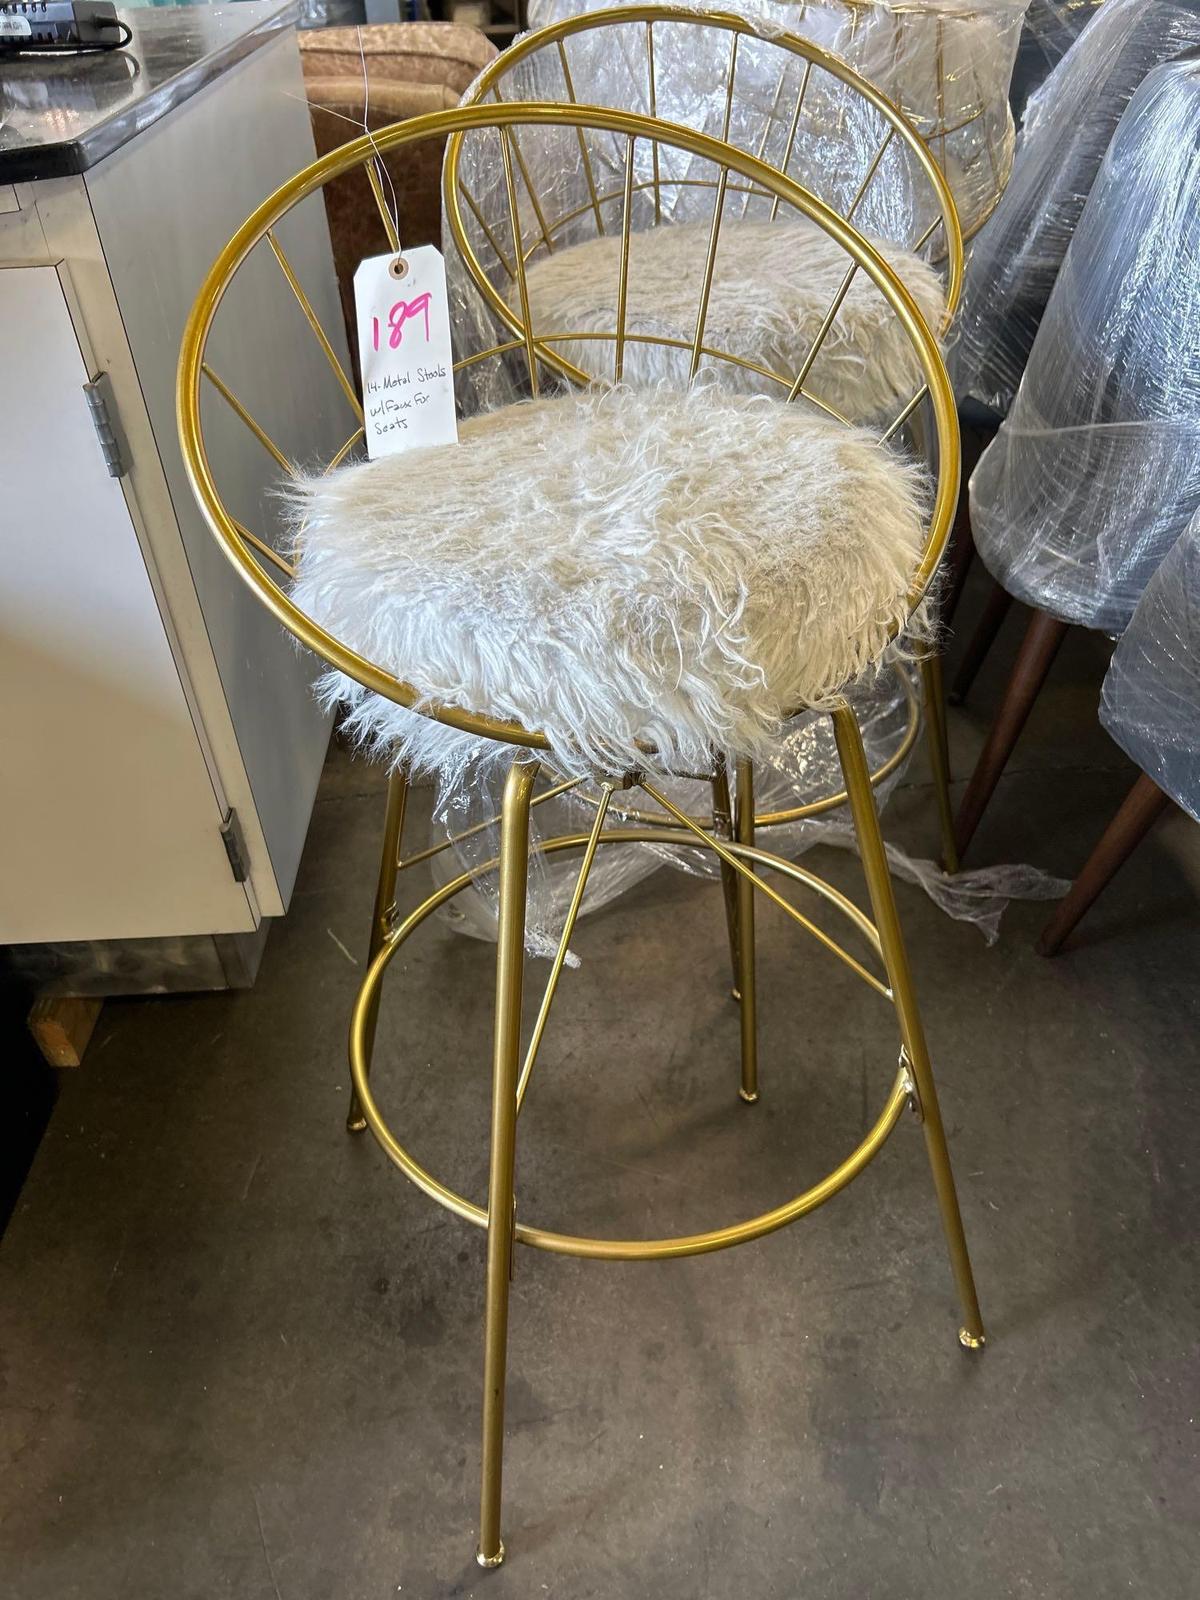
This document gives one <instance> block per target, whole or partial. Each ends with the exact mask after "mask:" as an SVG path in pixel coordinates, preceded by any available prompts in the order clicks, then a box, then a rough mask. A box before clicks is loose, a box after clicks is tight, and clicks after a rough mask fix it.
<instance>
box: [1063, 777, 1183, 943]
mask: <svg viewBox="0 0 1200 1600" xmlns="http://www.w3.org/2000/svg"><path fill="white" fill-rule="evenodd" d="M1170 804H1171V800H1170V796H1169V795H1165V794H1164V793H1163V792H1162V790H1161V789H1160V788H1159V787H1158V785H1157V784H1156V783H1155V782H1154V780H1153V779H1152V778H1148V777H1147V776H1146V774H1145V773H1144V772H1143V773H1142V774H1141V776H1140V777H1139V778H1138V780H1137V782H1136V783H1135V784H1134V786H1133V788H1132V789H1131V790H1130V791H1129V793H1128V794H1127V795H1126V796H1125V799H1124V801H1123V802H1122V804H1121V807H1120V809H1119V810H1118V811H1117V814H1116V816H1115V817H1114V818H1113V819H1112V821H1111V822H1110V823H1109V825H1108V827H1107V828H1106V829H1105V830H1104V833H1103V834H1102V835H1101V837H1100V841H1099V843H1098V844H1097V845H1096V848H1095V849H1094V850H1093V851H1092V853H1091V855H1090V856H1089V857H1088V858H1087V861H1086V863H1085V864H1084V867H1083V870H1082V871H1081V872H1080V874H1079V876H1078V877H1077V878H1076V879H1075V882H1074V883H1073V884H1072V885H1071V889H1070V892H1069V893H1068V894H1067V895H1066V896H1065V897H1064V898H1063V899H1062V900H1060V901H1059V904H1058V909H1057V910H1056V911H1055V913H1054V915H1053V916H1052V917H1051V918H1050V920H1049V922H1048V923H1047V924H1046V926H1045V927H1044V928H1043V929H1042V934H1041V938H1040V939H1039V940H1038V942H1037V947H1036V948H1037V952H1038V954H1039V955H1042V956H1056V955H1057V954H1058V952H1059V951H1060V950H1061V949H1062V947H1063V944H1064V942H1065V941H1066V940H1067V939H1069V938H1070V936H1071V934H1072V933H1073V932H1074V931H1075V928H1076V926H1077V924H1078V923H1079V921H1080V918H1081V917H1083V916H1084V914H1085V913H1086V912H1087V911H1088V910H1089V909H1090V908H1091V906H1092V905H1093V903H1094V902H1095V901H1096V899H1097V898H1098V897H1099V895H1100V892H1101V890H1103V889H1105V888H1106V887H1107V886H1108V884H1109V883H1110V882H1111V881H1112V879H1113V878H1114V877H1115V876H1116V874H1117V872H1118V871H1119V870H1120V868H1121V867H1123V866H1124V865H1125V862H1126V861H1128V859H1129V857H1130V856H1131V855H1132V854H1133V852H1134V850H1135V849H1136V848H1137V846H1138V845H1139V844H1140V843H1141V842H1142V840H1143V839H1144V838H1145V837H1146V835H1147V834H1148V833H1149V831H1150V829H1151V828H1152V827H1153V826H1154V824H1155V823H1156V822H1157V821H1158V819H1159V817H1161V816H1162V814H1163V812H1164V811H1165V810H1166V809H1167V808H1168V806H1170Z"/></svg>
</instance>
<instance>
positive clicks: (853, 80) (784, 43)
mask: <svg viewBox="0 0 1200 1600" xmlns="http://www.w3.org/2000/svg"><path fill="white" fill-rule="evenodd" d="M656 24H658V25H660V26H670V27H685V28H686V27H689V26H690V27H692V28H695V29H697V30H701V29H707V30H708V31H710V32H712V33H714V34H720V33H726V34H728V35H730V52H729V60H728V67H727V77H726V82H725V94H724V103H725V114H724V122H725V127H726V129H728V127H729V122H730V115H731V111H732V107H733V105H734V103H735V101H736V97H737V67H738V44H739V42H740V41H741V40H742V39H752V40H753V41H754V42H755V45H756V46H759V47H765V48H767V49H771V50H775V51H777V52H778V54H779V55H780V57H781V58H782V69H781V72H780V75H779V82H778V86H777V88H776V90H775V94H774V99H773V101H772V103H771V105H770V107H769V109H768V111H767V114H766V116H765V118H764V123H763V128H762V134H761V138H760V140H759V143H758V148H757V150H756V151H755V152H754V155H755V158H756V160H760V161H761V160H763V159H764V156H765V151H766V148H767V143H768V139H769V136H770V133H771V130H772V127H778V126H784V127H789V137H788V140H787V144H786V149H785V159H784V165H783V167H782V168H779V169H777V170H779V171H781V172H783V173H784V174H785V175H786V169H787V167H788V164H789V163H790V160H791V157H792V153H793V150H794V147H795V142H796V134H797V130H798V128H799V124H800V117H801V114H802V112H803V110H804V105H805V100H806V97H807V96H808V93H809V90H810V87H811V83H812V75H813V72H814V70H815V71H817V72H818V73H824V74H826V75H827V76H828V77H830V78H832V79H834V80H836V81H837V82H838V83H841V84H844V85H845V86H846V87H847V88H849V89H850V90H851V91H852V92H853V93H854V94H856V95H858V96H859V97H860V98H861V100H862V101H863V102H864V104H866V105H869V106H870V107H871V108H872V109H873V110H874V111H875V112H877V113H878V114H879V116H880V117H882V118H883V120H884V122H885V123H886V124H887V128H888V131H887V132H886V133H885V135H884V138H883V142H882V147H881V148H880V149H879V150H878V151H877V152H875V153H874V155H873V156H872V157H871V159H870V160H869V162H868V165H867V168H866V171H865V173H864V176H863V181H862V184H861V187H860V188H859V189H858V191H857V193H856V195H855V197H854V199H853V200H852V201H851V202H850V204H849V205H848V206H847V208H846V210H845V211H844V212H841V213H839V214H840V215H841V217H842V220H843V221H844V222H846V223H847V224H850V223H852V220H853V214H854V212H855V210H856V209H857V207H858V205H859V204H860V203H861V201H862V200H863V198H864V196H865V194H866V192H867V189H868V188H869V186H870V185H871V183H872V182H873V181H874V179H875V177H876V175H877V173H878V170H879V164H880V162H881V160H882V158H883V156H884V154H885V153H886V151H887V147H888V146H889V145H890V144H891V143H892V141H893V140H894V139H898V140H899V141H900V143H901V144H902V145H904V146H906V147H907V149H908V151H909V154H910V155H911V157H912V160H913V162H914V163H915V165H916V167H917V169H918V171H919V172H920V174H921V177H922V178H923V179H924V181H925V183H926V184H927V185H928V187H929V190H930V191H931V195H932V199H933V202H934V207H935V209H936V211H937V213H938V215H937V217H936V218H935V220H934V222H933V224H932V225H931V226H930V227H929V228H927V229H926V230H925V232H924V233H923V234H922V235H920V236H919V237H915V238H913V239H912V240H909V241H907V242H906V244H905V248H907V249H910V250H912V251H914V252H916V251H918V250H920V249H921V248H922V247H923V246H924V245H925V244H926V243H927V242H928V241H929V240H930V239H931V237H932V235H933V233H934V232H935V230H936V229H937V228H938V227H939V226H940V227H941V229H942V233H943V245H942V249H943V252H944V257H943V259H944V262H945V270H946V291H945V299H946V307H945V312H944V314H943V317H942V321H941V325H940V327H939V328H938V329H937V330H936V331H937V332H938V333H939V335H942V334H944V333H945V332H946V330H947V329H948V328H949V326H950V324H951V322H952V320H953V318H954V314H955V311H956V310H957V308H958V302H959V298H960V296H961V294H962V284H963V235H962V228H961V226H960V224H959V217H958V210H957V208H956V206H955V203H954V197H953V195H952V194H951V192H950V186H949V184H948V183H947V181H946V177H945V174H944V172H943V171H942V168H941V167H940V166H939V165H938V163H937V161H936V160H935V159H934V157H933V156H932V154H931V153H930V150H929V145H928V143H927V141H926V140H925V139H924V138H923V137H922V136H921V134H920V133H918V131H917V129H916V128H915V127H914V126H913V124H912V123H911V122H910V121H909V119H908V118H907V117H906V116H905V115H904V113H903V112H902V111H901V110H900V108H899V107H898V106H897V105H896V104H895V103H894V102H893V101H891V100H889V99H888V97H887V96H886V95H885V94H883V93H882V92H881V91H880V90H879V89H877V88H876V87H875V86H874V85H873V84H872V83H869V82H868V81H867V79H866V78H864V77H862V76H861V75H860V74H859V73H857V72H855V71H854V69H853V68H852V67H850V66H848V65H847V64H846V62H844V61H843V60H841V58H840V57H838V56H835V55H832V54H831V53H830V52H829V51H827V50H824V49H822V48H821V46H820V45H817V44H814V43H812V42H811V41H810V40H807V39H804V38H801V37H800V36H799V35H798V34H794V33H790V32H783V31H778V30H771V31H770V32H766V31H763V29H762V24H761V21H759V22H757V23H756V22H755V21H753V20H751V19H749V18H746V17H740V16H737V15H735V14H733V13H732V12H727V11H720V10H712V11H707V10H703V11H702V10H698V9H684V8H682V7H679V6H671V5H626V6H620V7H613V8H609V9H605V10H600V11H586V12H582V13H580V14H579V15H577V16H573V17H568V18H566V19H564V20H563V21H561V22H556V23H553V24H551V25H550V26H549V27H546V28H539V29H538V30H537V31H536V32H534V33H528V34H525V35H523V36H522V37H521V38H519V39H517V40H516V41H515V42H514V43H513V44H511V45H510V46H509V47H508V49H507V50H505V51H504V52H503V53H502V54H501V55H499V56H497V57H496V59H495V60H494V61H492V62H491V63H489V65H488V66H487V67H485V68H484V70H483V71H482V72H481V73H480V75H479V77H478V78H477V79H476V80H475V83H474V84H473V85H472V88H471V91H470V98H469V100H467V101H466V102H465V103H466V104H469V105H482V104H484V103H486V102H488V101H489V100H490V101H491V102H492V103H494V104H503V103H505V101H504V95H503V94H502V87H503V85H504V83H505V80H506V79H508V78H510V77H511V76H512V74H513V73H514V72H515V71H516V70H517V69H518V68H519V67H520V65H521V64H522V63H523V62H525V61H528V60H530V59H531V58H534V57H537V56H540V55H542V54H546V55H547V56H553V58H554V59H555V61H556V62H557V64H558V67H559V71H560V75H561V77H562V81H563V89H564V92H565V94H566V97H567V101H568V102H569V103H571V104H573V105H574V104H579V103H580V102H579V100H578V99H577V87H576V83H575V79H574V77H573V75H572V72H571V66H570V60H569V56H568V41H570V40H572V39H575V38H579V37H581V36H584V35H588V34H593V33H596V32H603V31H605V30H610V31H614V32H615V31H618V30H620V31H621V32H622V34H624V35H636V36H637V37H639V38H640V39H641V40H642V44H643V48H644V51H645V63H646V84H647V89H648V95H649V104H650V110H651V115H658V114H659V112H658V110H657V109H656V108H657V102H658V87H657V81H656V68H655V47H654V28H655V25H656ZM797 61H799V62H802V63H803V64H804V65H803V68H802V70H801V76H800V83H799V86H798V89H797V94H796V100H795V104H794V105H790V104H786V105H785V104H784V92H785V90H786V89H787V88H788V86H789V85H788V77H789V71H790V70H791V69H792V68H793V67H794V66H795V64H796V62H797ZM584 99H585V101H586V96H585V97H584ZM777 118H779V119H781V121H777V120H776V119H777ZM579 148H580V156H581V159H582V160H583V161H584V163H585V166H586V167H587V169H588V175H589V200H590V206H589V207H588V208H586V209H588V210H590V211H592V212H593V214H594V215H595V217H596V220H597V223H598V224H599V223H600V222H601V209H602V207H603V206H604V204H605V203H607V202H609V201H617V200H619V199H620V198H621V196H620V194H619V193H614V194H612V195H602V194H600V193H599V192H598V191H597V189H596V187H595V183H594V180H593V178H592V174H591V171H590V160H589V157H588V154H587V147H586V144H585V143H584V142H583V141H582V139H581V140H580V146H579ZM767 164H768V165H771V163H770V162H768V163H767ZM460 165H461V141H455V142H454V143H453V144H452V146H451V148H450V149H449V150H448V152H447V161H446V165H445V173H444V180H443V181H444V190H445V203H446V216H447V219H448V221H449V223H450V226H451V229H452V232H453V233H454V238H455V244H456V245H457V247H458V249H459V252H460V253H461V255H462V257H463V260H464V261H465V262H466V264H467V266H468V268H469V269H470V270H471V273H472V276H473V277H474V278H475V281H476V283H477V284H478V286H479V287H480V289H481V290H482V291H483V293H484V295H485V296H486V298H487V299H488V302H489V304H491V305H492V308H493V309H494V310H497V311H499V314H500V315H502V316H503V315H504V313H503V311H501V310H500V308H499V307H498V306H497V305H496V303H495V298H494V295H493V293H492V292H491V289H490V285H489V287H485V280H486V278H487V274H486V272H485V271H484V269H483V268H482V266H481V264H480V263H479V261H478V257H477V255H476V253H475V251H474V250H473V249H472V247H471V244H470V241H469V240H468V239H467V237H466V234H465V231H464V229H463V226H462V220H463V219H462V215H461V208H460V206H459V205H458V203H457V191H458V189H459V187H460V185H461V177H462V175H461V171H460ZM521 174H522V177H523V178H524V179H525V183H526V189H527V192H530V193H532V191H533V183H534V181H535V180H536V174H535V175H532V177H531V175H530V173H529V172H528V170H527V169H526V168H525V167H524V166H522V167H521ZM692 182H693V184H695V183H696V182H697V180H692ZM698 182H699V185H700V186H701V187H710V186H713V184H714V182H715V180H698ZM681 186H685V187H686V186H687V184H686V180H682V181H681ZM578 215H579V213H575V212H573V213H571V214H570V215H568V216H565V217H561V218H558V219H556V221H553V222H551V221H546V219H545V218H544V217H543V216H542V213H541V212H540V211H539V212H538V216H539V221H546V226H545V230H544V232H543V233H542V234H541V238H540V240H539V242H543V241H544V242H545V243H546V244H547V245H551V244H552V243H553V240H554V234H555V232H556V230H558V229H561V228H562V227H564V226H566V225H568V224H569V223H570V222H572V221H574V220H575V219H576V217H577V216H578ZM896 242H897V243H900V241H896ZM505 320H508V319H507V318H506V319H505ZM558 365H559V370H560V371H561V372H562V373H563V375H564V376H567V377H571V378H573V379H574V380H575V381H579V380H580V378H582V379H583V380H584V381H587V379H588V378H589V377H595V376H598V374H590V375H589V374H586V373H581V372H580V370H579V369H578V368H576V367H575V366H573V364H572V363H570V362H566V361H561V359H560V361H559V363H558Z"/></svg>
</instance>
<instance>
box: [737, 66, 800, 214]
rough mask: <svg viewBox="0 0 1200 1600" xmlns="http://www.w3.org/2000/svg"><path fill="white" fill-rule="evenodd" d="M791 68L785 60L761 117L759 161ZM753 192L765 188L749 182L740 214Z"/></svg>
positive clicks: (756, 192)
mask: <svg viewBox="0 0 1200 1600" xmlns="http://www.w3.org/2000/svg"><path fill="white" fill-rule="evenodd" d="M791 69H792V63H791V61H785V62H784V64H783V71H782V72H781V73H780V74H779V82H778V83H777V84H776V86H775V98H774V99H773V100H772V101H771V109H770V110H769V111H768V112H767V114H766V116H765V118H764V119H763V131H762V138H761V139H760V140H759V141H758V149H757V150H756V151H755V152H754V153H755V156H756V158H757V159H758V160H759V161H762V160H763V158H764V156H765V154H766V149H767V143H768V141H769V139H770V137H771V130H772V128H773V127H774V126H775V113H776V112H777V111H778V110H779V102H780V101H781V100H782V99H783V91H784V89H785V88H786V87H787V79H788V73H789V72H790V71H791ZM755 194H762V195H765V194H766V190H765V189H760V188H758V186H757V185H755V184H750V185H748V186H747V188H746V193H745V195H744V196H743V198H742V209H741V213H740V215H741V216H743V217H744V216H745V215H746V211H747V208H748V207H749V205H750V197H751V195H755Z"/></svg>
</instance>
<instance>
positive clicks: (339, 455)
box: [323, 428, 366, 477]
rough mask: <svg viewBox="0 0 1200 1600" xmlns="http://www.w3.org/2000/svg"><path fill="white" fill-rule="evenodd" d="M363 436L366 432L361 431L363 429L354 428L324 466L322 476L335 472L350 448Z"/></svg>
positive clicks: (363, 437)
mask: <svg viewBox="0 0 1200 1600" xmlns="http://www.w3.org/2000/svg"><path fill="white" fill-rule="evenodd" d="M365 438H366V434H365V433H364V432H363V430H362V429H361V428H355V430H354V432H353V433H352V434H351V435H350V437H349V438H348V439H347V440H346V442H345V444H344V445H343V446H342V447H341V449H340V450H339V451H338V453H337V454H336V455H335V456H334V458H333V460H332V461H331V462H330V463H329V465H328V466H327V467H326V468H325V471H324V474H323V476H324V477H328V476H329V474H330V473H331V472H336V471H337V469H338V467H340V466H341V464H342V462H343V461H345V459H346V457H347V456H348V455H349V454H350V452H351V450H353V449H354V446H355V445H356V444H357V443H358V442H359V440H360V439H365Z"/></svg>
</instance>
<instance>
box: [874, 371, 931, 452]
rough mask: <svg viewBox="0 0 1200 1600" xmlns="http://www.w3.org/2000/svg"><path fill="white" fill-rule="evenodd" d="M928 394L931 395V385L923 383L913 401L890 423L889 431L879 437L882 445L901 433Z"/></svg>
mask: <svg viewBox="0 0 1200 1600" xmlns="http://www.w3.org/2000/svg"><path fill="white" fill-rule="evenodd" d="M928 393H929V385H928V384H927V383H923V384H922V385H921V387H920V388H919V389H918V390H917V392H916V394H915V395H913V397H912V399H911V400H910V401H909V402H908V404H907V405H906V406H905V407H904V408H903V410H901V411H900V412H899V413H898V414H897V416H896V417H895V419H894V420H893V421H892V422H889V423H888V426H887V429H886V430H885V432H883V433H881V434H880V436H879V442H880V444H886V443H887V442H888V440H889V439H891V438H892V437H893V436H894V435H895V434H897V433H899V431H900V429H901V428H902V427H903V426H904V424H905V423H906V422H907V421H908V419H909V417H911V416H912V414H913V412H914V411H915V410H916V409H917V407H918V406H919V405H920V404H921V401H922V400H924V398H925V396H926V395H927V394H928Z"/></svg>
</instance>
